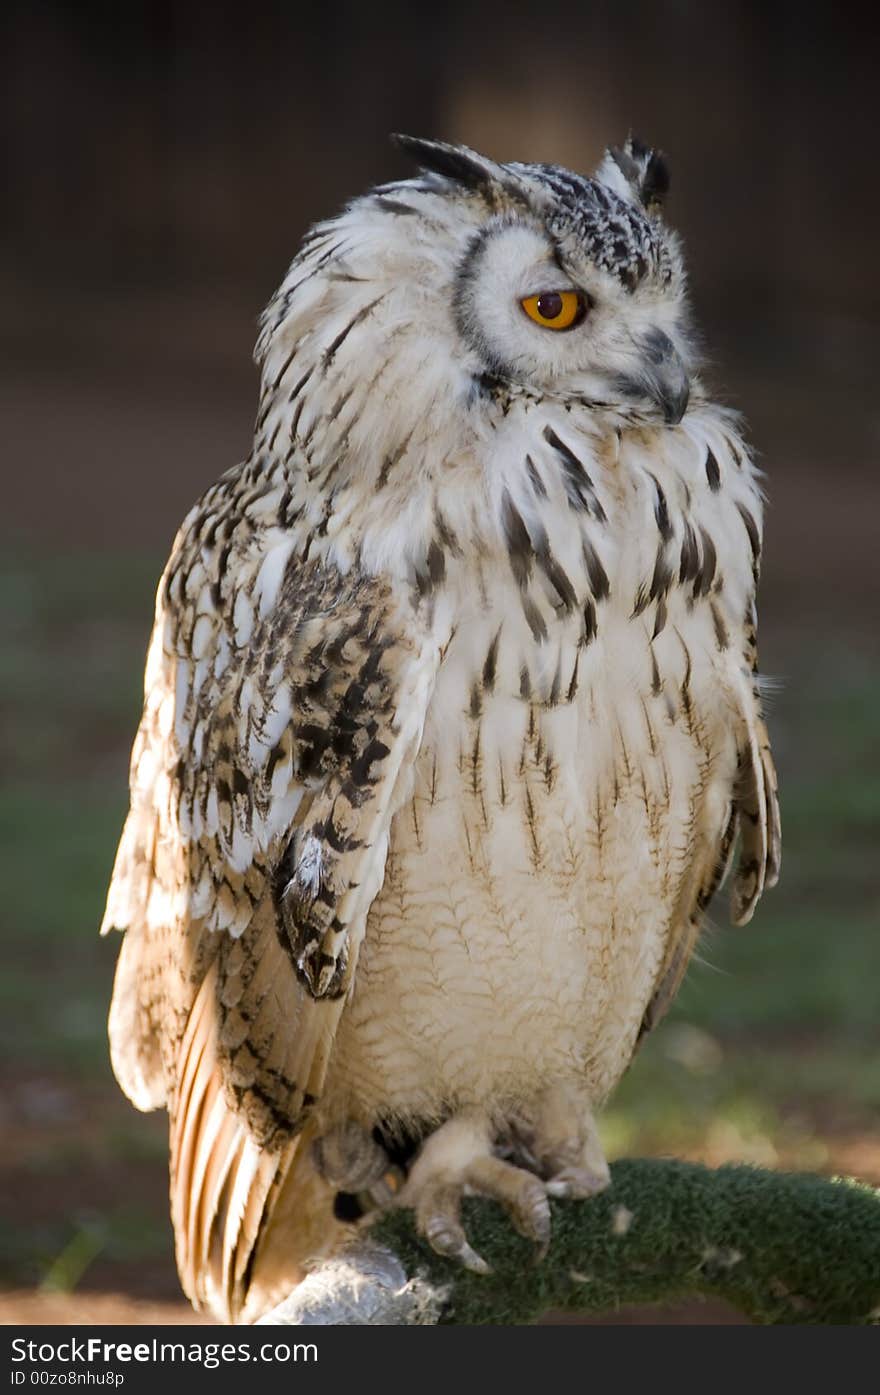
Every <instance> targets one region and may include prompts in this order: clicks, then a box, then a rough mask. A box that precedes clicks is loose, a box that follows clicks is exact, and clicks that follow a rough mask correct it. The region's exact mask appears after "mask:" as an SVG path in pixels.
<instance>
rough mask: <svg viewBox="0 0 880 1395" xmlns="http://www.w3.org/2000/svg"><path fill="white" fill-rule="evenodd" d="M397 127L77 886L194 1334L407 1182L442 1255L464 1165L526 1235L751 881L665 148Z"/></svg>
mask: <svg viewBox="0 0 880 1395" xmlns="http://www.w3.org/2000/svg"><path fill="white" fill-rule="evenodd" d="M404 143H405V144H406V145H407V146H408V147H409V148H410V149H412V150H413V152H414V153H415V154H416V155H417V157H418V158H419V160H420V162H421V163H422V165H423V167H424V169H425V171H426V172H425V173H424V174H423V175H422V176H421V177H420V178H419V179H416V180H412V181H406V182H401V183H399V184H395V185H390V186H385V187H383V188H382V189H379V190H374V191H373V192H372V193H371V194H369V195H367V196H365V197H364V198H363V199H360V200H357V201H356V202H355V203H353V204H352V205H351V206H350V207H349V208H348V209H347V210H346V211H345V212H344V213H343V214H342V215H341V216H340V217H339V218H337V219H334V220H332V221H331V222H329V223H325V224H321V225H319V226H318V227H317V228H316V229H315V230H314V231H313V232H312V233H311V234H309V236H308V238H307V239H306V241H305V243H304V245H303V250H302V251H301V253H300V255H299V256H298V257H297V259H296V260H295V261H294V263H293V265H292V267H291V269H290V272H289V273H288V276H287V278H286V280H285V282H284V284H283V285H282V287H281V289H280V290H279V292H278V294H277V296H276V298H275V300H274V301H273V302H272V304H271V305H270V307H269V310H268V311H267V314H266V316H265V318H264V322H263V331H262V334H261V338H260V342H259V344H258V356H259V358H260V361H261V364H262V373H263V391H262V398H261V406H260V412H259V416H258V420H257V427H256V432H255V441H254V449H253V452H252V455H251V457H250V459H249V461H248V462H246V464H245V465H244V466H242V467H240V468H239V469H237V470H234V471H230V472H229V473H228V474H227V475H225V476H224V477H223V478H222V479H221V481H220V482H219V483H218V484H217V485H216V486H214V487H213V488H212V489H211V490H209V491H208V493H207V494H206V495H205V496H204V498H203V499H202V500H201V501H200V503H199V504H198V505H196V507H195V509H194V510H193V511H192V512H191V514H190V515H189V517H188V519H187V520H186V521H185V523H184V525H183V527H182V529H181V532H180V534H179V536H178V539H177V541H176V543H175V548H174V551H173V553H172V557H171V559H170V561H169V564H168V568H167V569H166V573H165V576H164V577H163V581H162V583H161V585H160V589H159V596H158V600H157V614H156V628H155V633H154V638H153V643H152V645H151V649H150V655H149V658H148V663H147V677H146V701H145V710H144V718H143V722H142V725H141V729H140V732H139V735H138V738H137V741H136V743H135V749H134V754H133V761H132V809H131V813H130V815H129V819H128V822H127V824H126V828H125V831H124V834H123V838H122V842H121V845H120V850H119V854H118V858H117V864H116V868H115V871H114V877H113V883H112V885H111V889H110V896H109V899H108V908H107V915H106V919H105V926H106V927H109V926H116V927H118V928H120V929H125V930H126V938H125V941H124V944H123V950H122V954H121V956H120V964H119V970H118V974H117V986H116V991H115V996H114V1003H113V1009H112V1012H111V1024H110V1030H111V1044H112V1050H113V1061H114V1068H115V1070H116V1072H117V1075H118V1076H119V1079H120V1081H121V1083H122V1084H123V1087H124V1088H125V1089H126V1090H127V1092H128V1093H129V1095H130V1096H131V1098H132V1099H133V1100H134V1102H135V1103H136V1104H138V1105H139V1106H140V1107H143V1108H150V1107H155V1106H156V1105H157V1104H159V1103H163V1102H164V1103H167V1105H168V1108H169V1111H170V1114H171V1121H172V1123H171V1130H172V1209H173V1214H174V1219H175V1229H176V1235H177V1247H178V1260H179V1264H180V1269H181V1275H182V1278H183V1281H184V1285H185V1287H186V1288H187V1292H188V1293H189V1294H190V1295H191V1297H192V1298H193V1299H194V1301H196V1302H200V1303H206V1304H208V1305H209V1306H211V1307H212V1308H213V1309H214V1311H215V1312H217V1313H219V1314H220V1315H224V1316H228V1315H232V1316H235V1317H239V1316H244V1317H245V1318H246V1319H249V1318H252V1317H254V1316H256V1315H258V1314H259V1312H260V1311H262V1310H263V1309H265V1307H266V1306H267V1305H268V1304H269V1303H271V1302H273V1301H276V1300H277V1299H278V1298H279V1297H281V1296H283V1294H284V1292H285V1291H287V1290H289V1289H290V1287H291V1286H292V1285H293V1283H295V1282H296V1280H297V1277H298V1275H299V1274H300V1273H301V1272H302V1270H303V1267H304V1266H307V1265H308V1264H309V1263H310V1262H312V1261H313V1260H314V1259H315V1258H317V1257H318V1255H320V1254H322V1253H326V1252H327V1251H328V1250H329V1249H331V1248H332V1247H333V1246H334V1245H336V1244H338V1243H339V1242H340V1240H341V1238H343V1237H344V1235H345V1234H346V1233H347V1229H348V1226H349V1225H350V1224H351V1222H350V1220H349V1221H346V1220H342V1219H340V1214H345V1215H347V1216H350V1215H351V1214H352V1212H353V1210H354V1209H357V1208H356V1207H355V1206H354V1203H353V1202H352V1201H351V1198H352V1197H353V1196H355V1195H356V1196H357V1198H358V1205H359V1207H360V1208H361V1209H363V1208H367V1209H369V1208H370V1207H371V1206H373V1205H375V1204H381V1202H382V1201H383V1200H386V1199H387V1196H388V1194H389V1193H388V1189H389V1186H391V1185H393V1183H394V1179H395V1178H400V1177H402V1176H403V1175H404V1174H405V1175H406V1182H405V1186H404V1188H403V1191H402V1193H401V1197H400V1199H401V1200H402V1202H403V1204H407V1205H411V1206H413V1207H414V1209H415V1212H416V1217H417V1222H418V1224H419V1226H420V1228H421V1229H422V1231H423V1233H424V1234H425V1235H426V1236H427V1237H428V1239H429V1240H430V1242H431V1243H432V1244H433V1245H434V1246H435V1247H436V1248H438V1249H440V1250H442V1251H444V1252H447V1253H451V1254H454V1255H457V1256H458V1257H459V1258H460V1259H461V1260H462V1262H463V1263H465V1264H468V1265H470V1266H471V1267H474V1268H479V1267H480V1266H481V1261H480V1259H479V1256H477V1255H475V1254H474V1252H473V1251H472V1250H471V1248H470V1246H469V1245H468V1243H467V1239H466V1236H465V1235H464V1232H463V1230H462V1229H461V1225H460V1222H459V1219H458V1202H459V1198H460V1196H461V1194H462V1193H463V1191H464V1190H465V1189H470V1190H477V1191H484V1192H486V1193H487V1194H489V1195H493V1196H496V1197H498V1198H499V1199H501V1200H502V1201H504V1203H505V1204H506V1205H507V1206H508V1208H509V1210H510V1212H511V1215H512V1218H513V1221H514V1223H515V1224H517V1225H518V1227H519V1228H520V1229H522V1230H523V1231H524V1233H526V1234H528V1235H530V1236H532V1237H533V1238H534V1239H535V1240H536V1242H537V1243H538V1244H539V1245H541V1246H543V1245H545V1244H546V1240H547V1236H548V1233H549V1211H548V1207H547V1195H548V1193H549V1194H555V1195H586V1194H589V1193H590V1192H592V1191H595V1190H596V1189H598V1188H599V1187H601V1186H602V1185H604V1184H605V1182H606V1181H607V1176H608V1172H607V1165H606V1164H605V1160H604V1158H603V1157H602V1154H601V1149H600V1147H599V1144H598V1139H597V1136H596V1132H595V1126H594V1122H593V1111H594V1110H595V1109H596V1108H597V1107H598V1106H599V1105H600V1104H601V1103H602V1101H603V1100H604V1099H605V1098H606V1096H607V1095H608V1093H609V1091H610V1090H612V1089H613V1087H614V1085H615V1084H616V1082H617V1080H618V1079H619V1077H620V1075H621V1074H622V1072H623V1070H624V1069H625V1068H626V1066H627V1064H628V1063H629V1061H630V1059H631V1058H632V1055H633V1051H634V1049H635V1046H636V1043H637V1040H638V1037H639V1035H640V1033H641V1032H643V1031H645V1030H648V1029H649V1028H650V1027H651V1026H652V1025H653V1024H654V1022H655V1021H656V1020H657V1018H658V1017H659V1016H660V1015H661V1014H662V1012H663V1011H664V1010H665V1008H666V1006H667V1005H668V1003H669V1001H671V999H672V997H673V996H674V993H675V991H676V989H677V987H678V984H679V982H680V980H681V977H682V974H683V973H684V970H685V968H686V965H687V961H688V958H689V955H690V952H691V950H692V948H693V945H694V943H695V940H696V937H697V935H698V933H699V927H700V921H701V917H702V914H703V911H704V909H705V907H706V905H707V904H708V901H709V899H710V898H711V896H712V894H713V893H714V890H715V889H716V887H717V885H718V882H719V880H720V877H721V875H722V873H723V871H724V869H725V867H726V865H727V862H728V860H729V857H730V853H731V849H732V846H733V840H734V837H735V834H736V832H737V831H739V832H740V835H741V837H740V844H741V850H740V859H739V867H738V871H737V875H736V878H735V881H734V893H733V895H734V918H735V919H736V920H737V921H744V920H746V919H748V918H749V916H750V915H751V913H752V909H753V907H754V903H755V901H756V900H757V897H758V896H759V895H760V892H761V890H762V888H763V886H764V885H765V884H771V883H772V881H773V880H774V879H775V876H776V874H777V872H778V861H779V825H778V811H777V807H776V795H775V776H774V773H773V766H772V760H771V757H770V753H769V747H768V744H767V737H766V730H765V727H764V723H763V719H762V716H761V709H760V697H759V690H758V680H757V668H756V657H755V618H754V599H755V585H756V580H757V564H758V557H759V552H760V539H761V497H760V490H759V487H758V484H757V481H756V476H755V471H754V468H753V466H752V464H751V462H750V460H749V457H748V453H747V451H746V449H745V447H744V445H743V443H742V441H741V439H740V436H739V433H738V428H737V424H736V421H735V419H734V418H733V417H732V416H731V414H730V413H728V412H726V411H725V410H724V409H722V408H719V407H718V406H715V405H713V404H711V403H710V402H708V401H707V400H706V398H705V396H704V393H703V390H702V388H701V386H700V383H699V380H698V378H697V377H696V375H695V364H694V355H693V351H692V349H691V345H690V339H689V334H688V326H687V316H686V306H685V299H684V277H683V271H682V265H681V255H680V250H679V247H678V244H677V242H676V240H675V238H674V235H673V234H671V233H670V232H669V231H668V230H667V229H666V228H665V226H664V224H663V223H662V221H661V218H660V213H659V205H660V202H661V199H662V194H663V192H664V191H665V185H666V178H665V167H664V166H663V164H662V161H661V160H660V158H659V157H658V156H657V155H656V154H654V152H651V151H648V150H647V149H645V148H644V147H641V146H639V145H638V144H637V143H633V142H630V143H628V145H627V146H626V147H625V149H624V150H622V151H616V152H611V153H610V154H609V156H608V157H607V159H606V161H605V163H604V164H603V166H602V169H601V170H600V173H599V175H598V176H597V178H596V179H595V180H585V179H582V178H580V177H579V176H575V175H572V174H570V173H569V172H567V171H564V170H559V169H557V168H555V167H546V166H525V165H495V164H493V163H491V162H490V161H487V160H485V159H484V158H483V157H481V156H477V155H475V154H474V153H473V152H471V151H467V150H465V149H464V148H458V147H451V146H444V145H441V144H437V143H429V142H412V141H407V142H404ZM536 302H537V306H538V310H537V314H538V318H537V319H536V317H535V314H536V312H535V310H534V305H535V303H536ZM554 321H555V322H556V323H555V324H554ZM340 1193H342V1194H344V1196H345V1197H347V1198H349V1200H348V1202H347V1203H346V1204H347V1205H348V1208H349V1209H348V1210H347V1211H345V1209H344V1208H343V1212H342V1213H340V1203H339V1202H338V1200H337V1197H338V1195H339V1194H340Z"/></svg>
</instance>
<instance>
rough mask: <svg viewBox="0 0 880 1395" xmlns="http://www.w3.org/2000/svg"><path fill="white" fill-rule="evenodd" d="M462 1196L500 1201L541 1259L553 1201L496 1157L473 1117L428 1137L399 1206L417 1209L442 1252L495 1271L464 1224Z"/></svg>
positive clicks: (420, 1224) (423, 1231)
mask: <svg viewBox="0 0 880 1395" xmlns="http://www.w3.org/2000/svg"><path fill="white" fill-rule="evenodd" d="M463 1196H485V1197H490V1198H491V1199H492V1200H493V1201H497V1202H499V1203H500V1204H501V1205H502V1206H503V1207H504V1209H505V1210H506V1211H507V1213H508V1215H509V1216H510V1219H511V1221H512V1223H513V1225H514V1227H515V1229H516V1230H517V1231H518V1232H519V1234H520V1235H522V1236H524V1237H525V1239H527V1240H531V1241H532V1242H533V1243H534V1244H535V1246H536V1247H537V1259H538V1261H540V1260H541V1259H543V1258H544V1256H545V1255H546V1253H547V1249H548V1247H549V1244H550V1224H551V1222H550V1203H549V1201H548V1199H547V1193H546V1190H545V1187H544V1184H543V1182H542V1181H541V1180H540V1178H538V1177H535V1176H534V1175H533V1174H532V1173H530V1172H526V1171H525V1170H524V1169H523V1168H520V1167H515V1166H514V1165H513V1164H512V1163H509V1162H506V1161H504V1159H503V1158H499V1157H496V1156H495V1155H494V1154H493V1152H492V1144H491V1139H490V1136H489V1132H488V1128H487V1127H486V1125H485V1123H484V1121H481V1120H479V1119H474V1118H471V1117H468V1116H464V1117H459V1118H455V1119H451V1120H449V1121H448V1122H447V1123H446V1124H444V1125H443V1126H442V1127H441V1128H439V1129H438V1130H437V1131H436V1133H434V1134H432V1135H431V1137H430V1138H429V1139H427V1141H426V1143H425V1144H424V1147H423V1148H422V1151H421V1153H420V1154H419V1156H418V1158H417V1159H416V1161H415V1163H414V1164H413V1167H412V1170H411V1172H410V1175H409V1179H408V1181H407V1184H406V1186H405V1187H404V1189H403V1191H402V1193H401V1195H400V1198H399V1204H400V1205H402V1206H411V1207H412V1208H413V1209H414V1210H415V1213H416V1228H417V1230H418V1231H419V1234H420V1235H422V1236H424V1238H425V1239H426V1240H427V1241H428V1244H429V1245H430V1246H431V1248H432V1249H433V1250H435V1251H436V1252H437V1254H441V1255H444V1256H446V1257H447V1258H449V1259H455V1260H457V1261H458V1262H459V1263H460V1264H462V1265H463V1266H464V1268H465V1269H470V1270H471V1271H472V1272H473V1273H475V1274H488V1273H491V1267H490V1265H488V1264H487V1263H486V1261H485V1260H484V1259H483V1257H482V1255H479V1254H477V1252H476V1251H475V1250H474V1249H472V1247H471V1245H470V1244H469V1243H468V1239H467V1236H466V1234H465V1231H464V1227H463V1226H462V1224H461V1216H460V1212H461V1199H462V1197H463Z"/></svg>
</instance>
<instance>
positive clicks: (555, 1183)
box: [544, 1168, 610, 1201]
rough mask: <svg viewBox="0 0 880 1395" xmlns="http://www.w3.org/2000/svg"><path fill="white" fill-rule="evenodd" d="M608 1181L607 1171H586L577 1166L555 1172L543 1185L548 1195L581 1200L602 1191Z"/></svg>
mask: <svg viewBox="0 0 880 1395" xmlns="http://www.w3.org/2000/svg"><path fill="white" fill-rule="evenodd" d="M609 1181H610V1177H609V1175H608V1173H607V1172H606V1173H599V1172H588V1171H586V1169H584V1168H577V1169H574V1170H571V1171H569V1172H559V1173H557V1175H556V1176H555V1177H551V1178H550V1180H549V1182H546V1183H545V1184H544V1185H545V1188H546V1191H547V1193H548V1195H549V1196H555V1197H563V1198H565V1199H568V1200H570V1201H582V1200H584V1199H586V1198H587V1197H591V1196H596V1195H597V1194H598V1193H599V1192H602V1191H604V1190H605V1188H606V1187H607V1186H608V1183H609Z"/></svg>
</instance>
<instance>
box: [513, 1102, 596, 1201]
mask: <svg viewBox="0 0 880 1395" xmlns="http://www.w3.org/2000/svg"><path fill="white" fill-rule="evenodd" d="M530 1134H531V1136H530V1138H529V1141H528V1152H529V1155H530V1158H529V1165H530V1166H533V1167H534V1168H535V1171H536V1172H538V1173H539V1175H540V1176H541V1177H543V1178H544V1180H545V1183H546V1187H547V1191H548V1193H549V1195H550V1196H558V1197H568V1198H570V1199H572V1200H576V1199H583V1198H584V1197H589V1196H595V1195H596V1193H597V1192H601V1191H604V1190H605V1188H606V1187H607V1186H608V1184H609V1182H610V1181H611V1173H610V1171H609V1168H608V1163H607V1161H606V1159H605V1153H604V1151H603V1149H602V1143H601V1141H600V1139H599V1133H598V1130H597V1128H596V1122H595V1120H594V1118H593V1111H592V1107H591V1105H590V1104H589V1102H588V1101H587V1100H586V1099H585V1098H584V1096H583V1094H582V1092H581V1091H580V1090H577V1089H575V1088H573V1087H571V1086H568V1085H560V1086H556V1087H555V1088H553V1089H550V1090H548V1091H546V1093H545V1094H544V1095H542V1097H541V1099H540V1100H539V1101H538V1104H537V1108H536V1111H535V1119H534V1125H533V1129H532V1130H531V1131H530Z"/></svg>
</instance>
